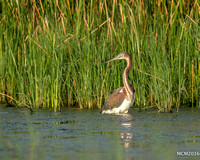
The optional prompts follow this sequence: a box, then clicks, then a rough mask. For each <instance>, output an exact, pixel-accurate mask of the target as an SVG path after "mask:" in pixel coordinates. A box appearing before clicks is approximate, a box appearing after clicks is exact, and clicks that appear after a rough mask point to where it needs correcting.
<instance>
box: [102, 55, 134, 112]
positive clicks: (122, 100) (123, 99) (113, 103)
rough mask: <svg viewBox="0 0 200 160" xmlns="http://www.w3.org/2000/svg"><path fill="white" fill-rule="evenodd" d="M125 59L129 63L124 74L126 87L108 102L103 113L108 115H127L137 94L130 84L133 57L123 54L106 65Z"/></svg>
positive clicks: (117, 90)
mask: <svg viewBox="0 0 200 160" xmlns="http://www.w3.org/2000/svg"><path fill="white" fill-rule="evenodd" d="M117 59H125V60H126V61H127V67H126V68H125V70H124V73H123V82H124V87H120V88H118V89H116V90H115V91H114V92H113V93H112V94H111V95H110V96H109V97H108V99H107V100H106V102H105V104H104V106H103V109H102V111H101V113H106V114H121V113H127V112H128V110H129V108H130V107H131V106H132V105H133V103H134V100H135V95H136V92H135V90H134V87H133V85H131V84H130V83H129V82H128V72H129V71H130V69H131V67H132V59H131V56H130V55H129V54H128V53H127V52H122V53H120V54H119V55H118V56H116V57H115V58H112V59H110V60H108V61H106V62H105V63H107V62H109V61H112V60H117Z"/></svg>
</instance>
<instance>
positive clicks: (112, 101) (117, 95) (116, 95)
mask: <svg viewBox="0 0 200 160" xmlns="http://www.w3.org/2000/svg"><path fill="white" fill-rule="evenodd" d="M124 98H125V94H124V87H121V88H118V89H116V90H115V91H114V92H113V93H112V94H111V95H110V96H109V97H108V99H107V100H106V101H105V104H104V106H103V108H102V110H106V109H112V108H114V107H116V108H117V107H119V106H120V105H121V104H122V102H123V101H124Z"/></svg>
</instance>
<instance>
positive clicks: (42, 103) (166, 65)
mask: <svg viewBox="0 0 200 160" xmlns="http://www.w3.org/2000/svg"><path fill="white" fill-rule="evenodd" d="M0 4H1V5H0V12H1V14H0V29H1V32H0V37H1V39H0V100H1V101H7V102H8V103H17V105H28V106H31V107H47V108H48V107H50V108H54V109H55V110H56V109H57V108H59V107H60V106H64V105H68V106H72V105H78V106H79V107H80V108H93V107H99V108H100V107H101V106H102V104H103V102H104V100H105V98H106V97H107V96H108V94H109V93H110V92H111V91H112V90H114V89H116V88H118V87H119V86H122V85H123V84H122V83H123V81H122V72H123V69H124V67H125V66H126V64H125V62H116V63H114V64H110V66H111V65H115V67H113V68H112V67H109V66H108V65H104V64H102V61H104V60H106V59H109V58H110V57H113V56H114V55H117V54H118V53H120V52H122V51H127V52H129V53H130V54H131V55H132V59H133V66H134V69H133V71H132V73H130V76H129V79H130V80H131V81H132V82H131V83H133V84H134V86H135V89H136V93H137V94H136V101H135V105H138V106H141V108H143V107H146V106H156V107H157V108H158V110H159V111H161V112H162V111H169V110H171V107H172V106H176V107H177V109H179V107H180V104H185V103H190V104H191V105H192V106H197V107H198V106H199V105H200V98H199V92H200V56H199V50H200V27H199V26H200V25H199V23H200V22H199V15H200V13H199V10H200V7H199V2H198V1H197V0H195V1H191V2H186V1H173V0H172V1H170V0H165V1H158V0H156V1H143V0H140V1H139V0H133V1H125V0H122V1H116V0H112V1H106V0H99V1H95V0H91V1H86V0H83V1H82V0H79V1H78V0H77V1H69V0H66V1H63V0H60V1H57V0H56V1H47V0H44V1H25V0H21V1H5V0H4V1H2V2H1V3H0ZM9 97H12V99H10V98H9ZM15 100H16V101H15Z"/></svg>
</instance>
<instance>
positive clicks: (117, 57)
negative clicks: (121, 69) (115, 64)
mask: <svg viewBox="0 0 200 160" xmlns="http://www.w3.org/2000/svg"><path fill="white" fill-rule="evenodd" d="M119 58H120V57H119V55H117V56H116V57H114V58H111V59H109V60H107V61H105V62H104V63H108V62H110V61H114V60H117V59H119Z"/></svg>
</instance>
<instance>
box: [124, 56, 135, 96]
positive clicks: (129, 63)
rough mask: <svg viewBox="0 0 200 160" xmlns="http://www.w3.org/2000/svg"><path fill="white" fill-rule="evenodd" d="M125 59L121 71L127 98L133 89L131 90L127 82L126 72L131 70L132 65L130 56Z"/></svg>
mask: <svg viewBox="0 0 200 160" xmlns="http://www.w3.org/2000/svg"><path fill="white" fill-rule="evenodd" d="M126 61H127V66H126V68H125V70H124V73H123V82H124V88H125V90H126V94H127V96H128V98H131V96H132V95H133V90H132V87H131V84H130V83H129V82H128V72H129V71H130V70H131V67H132V59H131V56H130V57H129V58H128V59H126Z"/></svg>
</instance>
